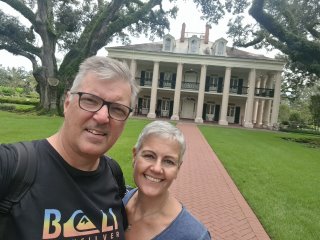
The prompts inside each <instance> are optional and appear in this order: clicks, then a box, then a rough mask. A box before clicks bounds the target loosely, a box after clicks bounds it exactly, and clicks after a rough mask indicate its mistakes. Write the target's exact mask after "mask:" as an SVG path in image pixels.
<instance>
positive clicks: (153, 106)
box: [147, 62, 159, 118]
mask: <svg viewBox="0 0 320 240" xmlns="http://www.w3.org/2000/svg"><path fill="white" fill-rule="evenodd" d="M158 79H159V62H154V64H153V75H152V84H151V98H150V109H149V113H148V115H147V117H148V118H156V113H155V111H156V104H157V90H158Z"/></svg>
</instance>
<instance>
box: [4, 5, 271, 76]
mask: <svg viewBox="0 0 320 240" xmlns="http://www.w3.org/2000/svg"><path fill="white" fill-rule="evenodd" d="M178 4H179V5H178V7H179V12H178V15H177V18H176V19H175V20H174V21H171V22H170V28H171V29H170V32H168V33H170V34H171V35H172V36H173V37H175V38H176V39H178V38H180V33H181V26H182V23H186V32H197V33H204V31H205V25H206V22H205V21H202V20H201V19H200V16H201V13H200V12H199V11H197V9H196V6H195V4H194V3H193V2H192V1H184V0H179V1H178ZM0 8H1V9H3V10H6V11H10V8H5V4H4V3H2V2H0ZM227 22H228V19H223V20H221V21H220V24H219V25H218V26H216V25H212V29H211V30H210V34H209V38H210V41H215V40H216V39H218V38H221V37H224V38H226V39H227V35H226V31H227ZM160 40H161V39H155V41H160ZM227 40H228V41H229V42H228V44H227V45H228V46H232V42H231V40H230V39H227ZM146 42H150V41H149V40H148V39H146V38H144V37H141V38H139V39H132V44H135V43H146ZM112 45H113V46H115V45H119V43H113V44H112ZM246 51H249V52H253V53H260V54H265V55H267V54H266V52H265V51H261V50H260V51H257V50H254V49H247V50H246ZM104 54H105V51H104V50H101V51H99V52H98V55H104ZM269 56H270V55H269ZM0 64H1V65H2V66H4V67H24V68H25V69H26V70H31V69H32V66H31V63H30V61H29V60H28V59H26V58H24V57H18V56H14V55H12V54H10V53H8V52H7V51H5V50H1V51H0Z"/></svg>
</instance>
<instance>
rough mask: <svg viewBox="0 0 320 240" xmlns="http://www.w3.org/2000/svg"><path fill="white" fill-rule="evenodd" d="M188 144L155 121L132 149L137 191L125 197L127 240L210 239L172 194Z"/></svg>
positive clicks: (173, 129)
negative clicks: (173, 184) (170, 188)
mask: <svg viewBox="0 0 320 240" xmlns="http://www.w3.org/2000/svg"><path fill="white" fill-rule="evenodd" d="M185 148H186V144H185V140H184V137H183V135H182V133H181V132H180V130H179V129H177V128H176V127H174V126H173V125H172V124H170V123H168V122H165V121H154V122H152V123H150V124H148V125H147V126H146V127H145V128H144V129H143V130H142V132H141V134H140V136H139V138H138V141H137V143H136V145H135V147H134V148H133V167H134V174H133V175H134V181H135V183H136V185H137V188H136V189H133V190H131V191H130V192H129V193H127V195H126V196H125V197H124V199H123V202H124V205H125V206H126V211H127V215H128V222H129V226H128V228H127V230H126V232H125V237H126V239H127V240H130V239H134V240H150V239H153V240H169V239H175V240H200V239H205V240H207V239H211V237H210V234H209V232H208V230H207V229H206V228H205V227H204V225H203V224H202V223H200V222H199V221H198V220H197V219H195V218H194V217H193V216H192V215H191V214H190V213H189V212H188V211H187V210H186V208H185V207H184V206H183V205H182V204H181V203H180V202H179V201H178V200H177V199H176V198H174V197H173V196H172V195H171V194H170V193H169V187H170V186H171V184H172V182H173V181H174V180H175V179H176V178H177V176H178V172H179V169H180V166H181V164H182V158H183V154H184V152H185Z"/></svg>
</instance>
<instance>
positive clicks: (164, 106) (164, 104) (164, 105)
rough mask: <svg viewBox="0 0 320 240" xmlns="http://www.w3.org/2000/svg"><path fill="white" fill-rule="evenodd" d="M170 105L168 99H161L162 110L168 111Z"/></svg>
mask: <svg viewBox="0 0 320 240" xmlns="http://www.w3.org/2000/svg"><path fill="white" fill-rule="evenodd" d="M169 106H170V100H167V99H163V100H162V104H161V110H162V111H168V110H169Z"/></svg>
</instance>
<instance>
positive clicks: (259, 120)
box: [257, 75, 268, 127]
mask: <svg viewBox="0 0 320 240" xmlns="http://www.w3.org/2000/svg"><path fill="white" fill-rule="evenodd" d="M267 78H268V75H265V76H263V79H262V82H261V88H263V89H265V88H266V83H267ZM264 91H265V90H264ZM264 104H265V100H264V99H261V100H260V105H259V109H258V116H257V126H258V127H261V126H262V118H263V112H264Z"/></svg>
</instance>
